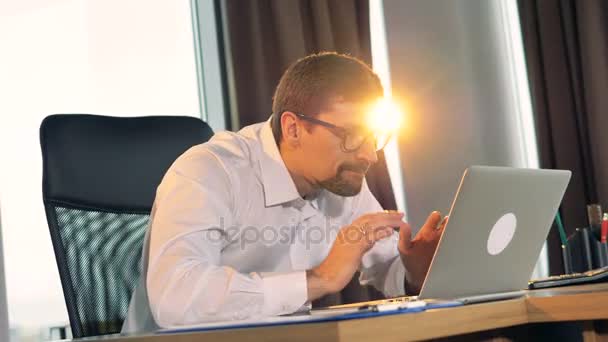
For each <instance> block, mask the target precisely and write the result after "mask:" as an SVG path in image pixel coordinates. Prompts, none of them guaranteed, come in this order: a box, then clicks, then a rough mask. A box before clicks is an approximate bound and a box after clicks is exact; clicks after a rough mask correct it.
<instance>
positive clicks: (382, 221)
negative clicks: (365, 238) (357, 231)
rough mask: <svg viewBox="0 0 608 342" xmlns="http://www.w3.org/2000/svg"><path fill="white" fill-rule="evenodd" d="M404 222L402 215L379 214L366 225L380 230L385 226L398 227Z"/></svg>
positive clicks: (373, 229)
mask: <svg viewBox="0 0 608 342" xmlns="http://www.w3.org/2000/svg"><path fill="white" fill-rule="evenodd" d="M402 222H403V220H402V217H401V216H393V217H390V216H384V217H382V216H379V217H376V218H374V219H370V220H368V221H367V222H366V223H365V226H366V227H367V228H368V229H371V230H372V231H375V230H378V229H382V228H385V227H393V228H397V227H399V226H400V225H401V223H402Z"/></svg>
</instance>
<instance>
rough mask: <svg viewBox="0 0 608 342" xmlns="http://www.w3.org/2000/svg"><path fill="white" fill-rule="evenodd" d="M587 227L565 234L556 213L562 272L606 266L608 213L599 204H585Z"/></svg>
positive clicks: (607, 257)
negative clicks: (560, 244)
mask: <svg viewBox="0 0 608 342" xmlns="http://www.w3.org/2000/svg"><path fill="white" fill-rule="evenodd" d="M587 217H588V221H589V226H588V227H582V228H577V229H576V230H575V231H574V233H572V234H571V235H570V236H566V234H565V230H564V227H563V224H562V222H561V217H560V215H559V213H558V215H557V217H556V223H557V226H558V229H559V233H560V238H561V240H562V258H563V260H564V273H566V274H568V273H575V272H585V271H589V270H592V269H596V268H601V267H606V266H608V243H607V241H606V240H607V238H608V213H604V214H602V208H601V206H600V205H599V204H590V205H588V206H587Z"/></svg>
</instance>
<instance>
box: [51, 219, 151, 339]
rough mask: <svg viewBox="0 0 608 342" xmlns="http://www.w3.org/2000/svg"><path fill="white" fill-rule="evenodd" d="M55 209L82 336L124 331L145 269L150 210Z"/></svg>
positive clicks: (57, 230) (57, 229)
mask: <svg viewBox="0 0 608 342" xmlns="http://www.w3.org/2000/svg"><path fill="white" fill-rule="evenodd" d="M54 211H55V217H56V225H57V227H56V229H55V231H56V232H58V235H59V236H57V237H58V238H59V239H60V243H61V244H62V246H63V247H64V251H65V253H64V257H65V264H66V265H67V269H68V270H69V271H68V272H66V273H67V274H68V275H69V277H70V283H71V284H72V287H73V289H72V291H73V294H74V296H73V297H72V298H71V300H73V301H75V303H72V304H73V306H74V307H75V308H77V310H76V311H77V312H76V313H75V314H76V315H77V316H78V322H79V323H80V329H81V332H82V335H84V336H90V335H102V334H108V333H114V332H117V331H120V328H121V325H122V322H123V319H124V317H125V316H126V313H127V309H128V307H129V301H130V299H131V289H133V288H135V285H136V284H137V282H138V280H139V275H140V272H141V270H140V267H139V265H140V263H139V261H140V258H141V252H142V243H143V237H144V234H145V230H146V226H147V224H148V215H136V214H121V213H108V212H98V211H88V210H78V209H70V208H63V207H55V208H54Z"/></svg>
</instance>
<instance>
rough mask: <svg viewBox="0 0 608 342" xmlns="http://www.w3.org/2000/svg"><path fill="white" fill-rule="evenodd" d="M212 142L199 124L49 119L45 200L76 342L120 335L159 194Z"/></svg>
mask: <svg viewBox="0 0 608 342" xmlns="http://www.w3.org/2000/svg"><path fill="white" fill-rule="evenodd" d="M212 135H213V131H212V130H211V128H210V127H209V126H208V125H207V124H206V123H205V122H203V121H201V120H200V119H197V118H192V117H178V116H173V117H171V116H155V117H131V118H119V117H109V116H101V115H85V114H58V115H51V116H48V117H47V118H45V119H44V120H43V122H42V124H41V126H40V144H41V148H42V161H43V182H42V195H43V201H44V208H45V212H46V218H47V222H48V225H49V229H50V232H51V240H52V243H53V249H54V251H55V257H56V259H57V266H58V268H59V276H60V278H61V285H62V287H63V292H64V297H65V301H66V305H67V310H68V315H69V318H70V326H71V329H72V334H73V336H74V337H76V338H78V337H86V336H94V335H103V334H111V333H117V332H120V329H121V326H122V323H123V321H124V318H125V316H126V313H127V309H128V306H129V301H130V299H131V293H132V291H133V290H134V288H135V285H136V284H137V281H138V279H139V275H140V272H141V270H140V257H141V252H142V244H143V236H144V233H145V230H146V227H147V223H148V216H149V214H150V210H151V208H152V202H153V201H154V196H155V192H156V187H157V186H158V184H159V183H160V181H161V179H162V177H163V175H164V174H165V172H166V170H167V169H168V168H169V166H170V165H171V164H172V163H173V161H174V160H175V159H176V158H177V157H178V156H179V155H180V154H182V153H183V152H185V151H186V150H187V149H188V148H190V147H191V146H194V145H196V144H200V143H203V142H205V141H207V140H208V139H209V138H210V137H211V136H212Z"/></svg>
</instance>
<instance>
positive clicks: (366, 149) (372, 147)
mask: <svg viewBox="0 0 608 342" xmlns="http://www.w3.org/2000/svg"><path fill="white" fill-rule="evenodd" d="M356 156H357V159H359V160H365V161H366V162H367V163H369V164H370V165H371V164H374V163H376V162H377V161H378V154H377V152H376V143H375V141H374V139H367V140H366V141H365V142H364V143H363V145H361V147H360V148H359V150H357V155H356Z"/></svg>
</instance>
